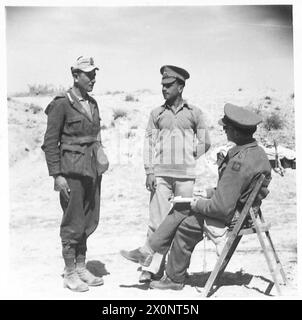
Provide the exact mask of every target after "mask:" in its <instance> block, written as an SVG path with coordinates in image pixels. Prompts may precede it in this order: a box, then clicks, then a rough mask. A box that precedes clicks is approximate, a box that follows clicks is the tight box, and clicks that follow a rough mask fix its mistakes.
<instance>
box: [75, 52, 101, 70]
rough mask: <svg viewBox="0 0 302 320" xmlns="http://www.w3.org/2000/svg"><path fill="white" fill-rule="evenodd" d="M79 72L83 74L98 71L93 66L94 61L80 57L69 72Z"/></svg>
mask: <svg viewBox="0 0 302 320" xmlns="http://www.w3.org/2000/svg"><path fill="white" fill-rule="evenodd" d="M73 70H81V71H83V72H90V71H92V70H99V68H98V67H97V66H95V65H94V60H93V58H92V57H83V56H80V57H78V58H77V60H76V61H75V63H74V64H73V65H72V67H71V71H73Z"/></svg>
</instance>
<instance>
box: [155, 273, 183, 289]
mask: <svg viewBox="0 0 302 320" xmlns="http://www.w3.org/2000/svg"><path fill="white" fill-rule="evenodd" d="M183 287H184V284H183V283H177V282H174V281H172V280H171V279H170V278H169V277H168V276H167V275H166V276H164V277H162V278H161V279H160V280H159V281H151V283H150V288H151V289H159V290H168V289H170V290H182V289H183Z"/></svg>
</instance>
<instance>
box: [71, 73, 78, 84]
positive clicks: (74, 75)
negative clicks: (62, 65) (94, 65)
mask: <svg viewBox="0 0 302 320" xmlns="http://www.w3.org/2000/svg"><path fill="white" fill-rule="evenodd" d="M72 77H73V80H74V82H78V79H79V74H78V73H77V72H74V73H73V74H72Z"/></svg>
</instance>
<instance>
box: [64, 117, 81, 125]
mask: <svg viewBox="0 0 302 320" xmlns="http://www.w3.org/2000/svg"><path fill="white" fill-rule="evenodd" d="M80 121H82V117H74V118H70V119H67V120H66V122H67V123H68V124H71V123H74V122H80Z"/></svg>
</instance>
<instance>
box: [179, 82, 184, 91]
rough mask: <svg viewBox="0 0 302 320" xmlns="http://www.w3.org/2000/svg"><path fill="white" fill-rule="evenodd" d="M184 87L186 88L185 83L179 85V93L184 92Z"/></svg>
mask: <svg viewBox="0 0 302 320" xmlns="http://www.w3.org/2000/svg"><path fill="white" fill-rule="evenodd" d="M183 89H184V85H183V84H180V85H179V86H178V92H179V93H182V91H183Z"/></svg>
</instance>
